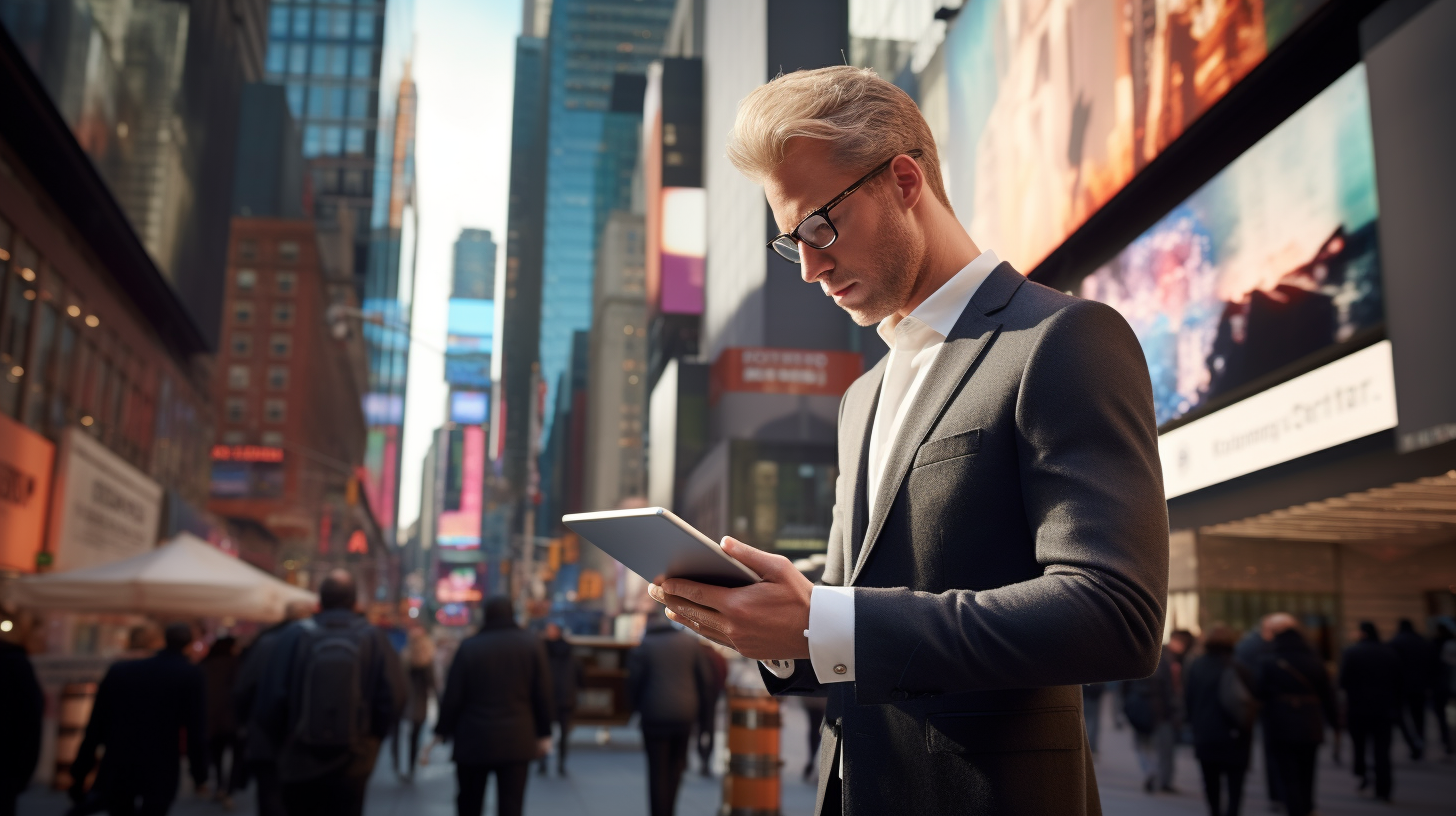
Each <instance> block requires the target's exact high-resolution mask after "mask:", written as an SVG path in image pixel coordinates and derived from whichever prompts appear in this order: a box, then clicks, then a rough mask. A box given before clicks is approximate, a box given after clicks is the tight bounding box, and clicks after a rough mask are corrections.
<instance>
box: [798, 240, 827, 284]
mask: <svg viewBox="0 0 1456 816" xmlns="http://www.w3.org/2000/svg"><path fill="white" fill-rule="evenodd" d="M799 259H800V260H799V274H800V276H802V277H803V278H804V282H805V283H813V282H815V281H817V280H819V278H820V277H821V276H822V275H823V274H824V273H825V272H828V271H829V270H831V269H833V268H834V259H833V258H830V257H829V255H828V254H827V253H825V252H824V250H822V249H815V248H813V247H811V246H809V245H808V244H806V243H804V242H803V241H800V242H799Z"/></svg>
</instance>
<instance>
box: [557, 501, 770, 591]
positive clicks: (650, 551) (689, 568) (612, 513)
mask: <svg viewBox="0 0 1456 816" xmlns="http://www.w3.org/2000/svg"><path fill="white" fill-rule="evenodd" d="M561 521H562V523H563V524H565V525H566V526H567V527H570V528H571V529H572V530H574V531H575V532H577V533H578V534H580V535H581V537H582V538H584V539H586V540H587V541H590V542H591V543H593V544H595V545H597V546H598V547H600V548H602V550H603V551H604V552H606V554H607V555H610V556H611V557H613V558H615V559H617V560H618V561H621V562H622V563H623V564H624V565H626V567H627V569H630V570H632V571H633V572H635V573H637V574H638V575H640V576H642V577H643V578H645V579H647V580H648V581H650V582H653V583H657V582H658V581H659V580H660V579H662V578H686V579H688V580H690V581H697V582H699V583H702V584H713V585H715V586H723V587H739V586H747V585H748V584H753V583H757V582H759V581H761V580H763V579H762V578H759V577H758V575H756V574H755V573H754V572H753V570H751V569H749V568H748V567H745V566H743V565H742V564H740V563H738V562H737V561H735V560H734V559H733V558H732V556H730V555H728V553H725V552H723V548H722V547H720V546H718V544H717V542H715V541H713V540H712V539H711V538H708V537H707V536H705V535H703V534H702V533H700V532H698V531H697V530H696V529H694V528H693V526H692V525H691V524H688V523H687V522H685V521H683V520H682V519H680V518H678V517H677V516H675V515H673V514H672V511H670V510H664V509H663V508H661V507H642V508H638V509H635V510H608V511H605V512H601V513H572V514H571V515H567V516H562V517H561Z"/></svg>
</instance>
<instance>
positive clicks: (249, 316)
mask: <svg viewBox="0 0 1456 816" xmlns="http://www.w3.org/2000/svg"><path fill="white" fill-rule="evenodd" d="M252 322H253V302H252V301H251V300H239V301H237V302H235V303H234V304H233V323H235V324H237V325H239V326H247V325H250V324H252Z"/></svg>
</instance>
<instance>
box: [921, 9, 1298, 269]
mask: <svg viewBox="0 0 1456 816" xmlns="http://www.w3.org/2000/svg"><path fill="white" fill-rule="evenodd" d="M1322 2H1323V0H1201V2H1200V1H1198V0H977V2H974V3H968V4H966V6H965V7H964V8H963V9H962V10H961V13H960V15H959V16H958V17H957V18H956V20H955V23H954V25H953V26H952V27H951V30H950V31H949V33H948V34H947V38H946V44H945V54H946V60H947V62H946V71H947V73H948V75H949V76H948V82H949V90H950V116H951V122H950V132H951V133H953V134H954V138H953V139H950V140H949V143H948V144H945V145H941V146H940V148H941V151H942V153H943V156H942V158H943V161H944V164H945V174H946V177H947V179H948V182H949V184H948V186H949V190H950V195H951V200H952V202H953V203H954V205H955V208H956V214H957V215H958V216H959V217H960V219H961V221H962V222H963V223H964V224H965V225H966V227H967V228H968V229H969V230H970V233H971V235H972V236H973V237H974V238H975V239H976V241H977V242H978V243H980V244H981V245H982V246H986V247H990V248H992V249H994V250H995V251H996V254H997V255H999V256H1000V257H1002V258H1003V259H1005V260H1008V261H1010V262H1011V263H1012V264H1013V265H1014V266H1016V267H1017V268H1018V269H1020V270H1022V271H1023V272H1026V271H1030V270H1031V269H1032V268H1034V267H1035V266H1036V265H1037V264H1038V263H1040V262H1041V261H1042V260H1043V259H1044V258H1046V256H1047V255H1048V254H1050V253H1051V251H1052V250H1054V249H1056V248H1057V246H1058V245H1060V244H1061V243H1062V241H1063V240H1065V239H1066V237H1067V236H1068V235H1070V234H1071V233H1072V232H1073V231H1074V230H1076V229H1077V227H1079V226H1081V225H1082V223H1083V222H1084V221H1086V220H1087V218H1088V216H1090V215H1091V214H1092V213H1094V212H1096V211H1097V210H1098V209H1099V208H1100V207H1102V205H1104V204H1106V203H1107V202H1108V200H1110V199H1111V198H1112V196H1113V195H1114V194H1116V193H1117V192H1118V191H1119V190H1121V189H1122V187H1123V185H1125V184H1127V182H1128V181H1129V180H1130V179H1131V178H1132V177H1133V176H1134V175H1135V174H1136V173H1137V172H1138V171H1139V170H1141V169H1142V168H1143V167H1144V166H1146V165H1147V164H1148V162H1150V161H1152V160H1153V159H1154V158H1155V157H1157V155H1158V154H1159V153H1161V152H1162V151H1163V149H1164V148H1165V147H1167V146H1168V144H1169V143H1171V142H1172V141H1173V140H1174V139H1176V138H1178V136H1179V135H1180V134H1181V133H1182V132H1183V131H1184V130H1185V129H1186V128H1187V127H1188V125H1189V124H1191V123H1192V122H1193V121H1194V120H1195V119H1197V118H1198V117H1199V116H1201V115H1202V114H1203V112H1204V111H1206V110H1208V108H1209V107H1210V106H1212V105H1213V104H1214V103H1215V102H1217V101H1218V100H1219V99H1220V98H1222V97H1223V95H1224V94H1225V93H1227V92H1228V90H1229V88H1231V87H1232V86H1233V85H1234V84H1235V83H1236V82H1238V81H1239V80H1240V79H1241V78H1243V76H1244V75H1246V74H1247V73H1248V72H1249V71H1250V70H1251V69H1252V68H1253V67H1254V66H1255V65H1257V64H1258V63H1259V62H1260V61H1261V60H1263V59H1264V57H1265V55H1266V54H1267V53H1268V52H1269V50H1270V49H1272V48H1273V47H1274V46H1275V45H1277V44H1278V43H1279V42H1280V41H1281V40H1283V39H1284V38H1285V36H1287V35H1288V33H1289V32H1290V31H1291V30H1293V29H1294V27H1295V26H1296V25H1297V24H1298V23H1299V21H1300V20H1302V19H1303V18H1304V17H1305V16H1306V15H1307V14H1308V13H1309V11H1311V10H1313V9H1314V8H1315V7H1317V6H1319V5H1320V4H1321V3H1322Z"/></svg>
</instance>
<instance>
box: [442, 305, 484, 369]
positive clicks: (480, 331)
mask: <svg viewBox="0 0 1456 816" xmlns="http://www.w3.org/2000/svg"><path fill="white" fill-rule="evenodd" d="M446 332H447V336H446V341H445V381H446V382H448V383H450V384H451V385H456V386H462V387H465V388H480V389H484V388H489V387H490V355H491V351H492V346H493V343H494V338H495V301H493V300H480V299H476V298H450V305H449V312H448V317H447V326H446Z"/></svg>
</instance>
